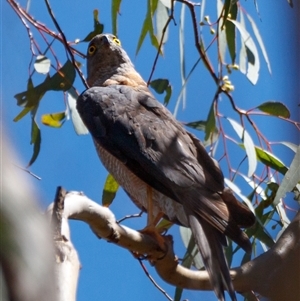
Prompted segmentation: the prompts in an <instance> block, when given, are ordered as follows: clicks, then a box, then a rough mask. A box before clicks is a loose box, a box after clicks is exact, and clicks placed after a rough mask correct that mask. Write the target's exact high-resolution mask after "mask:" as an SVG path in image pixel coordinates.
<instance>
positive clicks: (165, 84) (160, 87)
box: [150, 78, 172, 105]
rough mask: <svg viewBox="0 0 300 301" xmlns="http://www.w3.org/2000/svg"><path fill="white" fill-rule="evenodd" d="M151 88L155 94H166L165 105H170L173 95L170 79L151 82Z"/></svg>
mask: <svg viewBox="0 0 300 301" xmlns="http://www.w3.org/2000/svg"><path fill="white" fill-rule="evenodd" d="M150 87H151V88H153V89H154V90H155V92H157V93H158V94H162V93H164V92H166V95H165V99H164V103H165V105H167V104H168V103H169V100H170V98H171V94H172V86H171V85H170V82H169V80H168V79H164V78H159V79H155V80H153V81H151V82H150Z"/></svg>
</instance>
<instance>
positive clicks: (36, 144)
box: [27, 110, 42, 167]
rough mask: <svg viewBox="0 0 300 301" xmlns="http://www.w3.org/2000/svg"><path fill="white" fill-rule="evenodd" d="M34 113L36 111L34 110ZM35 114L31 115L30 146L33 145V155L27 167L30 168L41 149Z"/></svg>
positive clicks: (39, 132)
mask: <svg viewBox="0 0 300 301" xmlns="http://www.w3.org/2000/svg"><path fill="white" fill-rule="evenodd" d="M34 111H35V112H36V110H34ZM35 112H34V113H33V115H32V120H31V122H32V123H31V141H30V144H33V154H32V157H31V159H30V161H29V163H28V165H27V167H29V166H31V165H32V164H33V163H34V162H35V160H36V158H37V157H38V155H39V152H40V149H41V141H42V139H41V131H40V129H39V127H38V125H37V123H36V121H35Z"/></svg>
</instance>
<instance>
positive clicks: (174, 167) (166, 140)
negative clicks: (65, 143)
mask: <svg viewBox="0 0 300 301" xmlns="http://www.w3.org/2000/svg"><path fill="white" fill-rule="evenodd" d="M77 106H78V110H79V112H80V115H81V116H82V118H83V120H84V122H85V124H86V126H87V127H88V129H89V130H90V132H91V133H92V135H93V137H94V139H96V140H97V141H98V142H99V143H100V144H101V145H102V146H103V147H104V148H105V149H106V150H107V151H109V152H110V153H111V154H113V155H114V156H115V157H116V158H118V159H119V160H120V161H122V162H123V164H126V166H127V167H128V169H130V170H131V171H132V172H133V173H134V174H136V175H137V176H138V177H139V178H141V179H142V180H143V181H144V182H145V183H147V184H148V185H150V186H151V187H154V188H155V189H156V190H158V191H160V192H161V193H163V194H165V195H166V196H168V197H170V198H171V199H173V200H175V201H177V202H179V203H181V204H183V205H184V206H186V207H188V208H189V209H190V210H191V211H192V212H195V214H197V215H199V216H202V217H203V218H204V219H205V220H207V221H208V222H209V223H210V224H211V225H213V226H214V227H216V228H217V229H218V230H219V231H220V232H221V233H226V234H227V235H229V236H230V237H231V238H232V239H233V240H236V235H237V234H238V233H240V229H239V228H238V227H237V226H236V225H235V224H232V227H231V226H230V225H228V223H229V219H230V216H229V212H228V208H227V206H226V204H225V203H224V201H223V199H222V198H221V197H220V193H222V191H223V189H224V186H223V175H222V173H221V171H220V169H219V168H218V167H217V166H216V164H215V163H214V162H213V161H212V159H211V158H210V157H209V155H208V154H207V153H206V151H205V149H204V148H203V146H202V145H201V143H200V141H199V140H198V139H196V138H195V137H194V136H192V135H191V134H189V133H188V132H186V130H185V129H184V128H183V127H182V126H181V125H180V124H179V123H178V122H177V121H176V120H175V119H174V118H173V116H172V115H171V114H170V113H169V112H168V111H167V110H166V109H165V108H164V107H163V106H162V105H161V104H160V103H159V102H157V101H156V100H155V99H154V98H153V97H152V96H151V95H150V94H148V93H145V92H139V91H136V90H134V89H132V88H131V87H126V86H110V87H93V88H90V89H88V90H87V91H86V92H84V93H83V94H82V96H81V97H80V98H79V99H78V104H77ZM239 236H240V235H239Z"/></svg>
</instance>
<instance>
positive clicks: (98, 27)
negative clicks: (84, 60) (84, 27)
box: [83, 9, 104, 42]
mask: <svg viewBox="0 0 300 301" xmlns="http://www.w3.org/2000/svg"><path fill="white" fill-rule="evenodd" d="M93 16H94V30H93V31H91V32H90V33H89V34H88V35H87V36H86V37H85V38H84V39H83V42H89V41H90V40H91V39H92V38H93V37H95V36H96V35H97V34H100V33H102V32H103V29H104V25H103V24H101V23H100V22H99V19H98V10H97V9H95V10H94V11H93Z"/></svg>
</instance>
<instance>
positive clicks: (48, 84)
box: [14, 60, 76, 121]
mask: <svg viewBox="0 0 300 301" xmlns="http://www.w3.org/2000/svg"><path fill="white" fill-rule="evenodd" d="M75 76H76V72H75V68H74V66H73V64H72V62H71V61H69V60H67V62H66V63H65V64H64V65H63V66H62V68H60V69H59V70H58V71H57V72H56V73H55V74H54V75H53V76H52V77H49V76H47V77H46V79H45V80H44V81H43V82H42V83H41V84H39V85H38V86H36V87H34V86H33V82H32V79H31V78H29V80H28V85H27V91H24V92H21V93H18V94H16V95H15V96H14V97H15V98H16V99H17V105H18V106H25V107H27V108H31V109H32V108H35V107H37V106H38V105H39V102H40V100H41V99H42V97H43V96H44V94H45V93H46V92H47V91H49V90H54V91H67V90H69V89H70V88H71V87H72V85H73V82H74V80H75ZM26 113H27V111H25V110H24V111H22V112H21V113H20V114H19V115H18V116H17V117H15V121H18V120H20V118H22V117H23V116H25V115H26Z"/></svg>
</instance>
